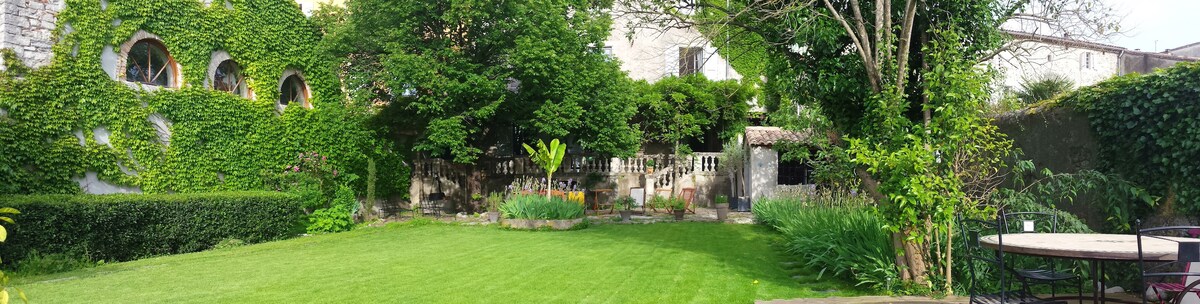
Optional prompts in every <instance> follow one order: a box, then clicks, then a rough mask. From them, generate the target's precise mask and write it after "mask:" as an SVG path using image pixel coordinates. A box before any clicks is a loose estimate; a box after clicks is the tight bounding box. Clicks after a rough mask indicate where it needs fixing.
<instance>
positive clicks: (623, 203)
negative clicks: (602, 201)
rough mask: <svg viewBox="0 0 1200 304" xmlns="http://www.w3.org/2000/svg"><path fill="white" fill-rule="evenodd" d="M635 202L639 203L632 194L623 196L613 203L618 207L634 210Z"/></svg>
mask: <svg viewBox="0 0 1200 304" xmlns="http://www.w3.org/2000/svg"><path fill="white" fill-rule="evenodd" d="M634 203H637V201H636V200H634V199H633V197H630V196H621V197H618V198H617V199H616V200H615V201H613V204H614V205H616V207H617V208H621V210H633V204H634Z"/></svg>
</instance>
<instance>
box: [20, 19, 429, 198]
mask: <svg viewBox="0 0 1200 304" xmlns="http://www.w3.org/2000/svg"><path fill="white" fill-rule="evenodd" d="M228 3H229V4H230V5H232V9H227V8H225V7H224V6H223V5H221V3H220V2H217V5H213V6H202V5H200V4H199V3H198V2H196V1H190V0H162V1H153V2H145V1H132V0H114V1H108V6H107V8H104V9H102V8H101V7H100V5H99V4H98V3H97V2H94V1H82V0H68V1H66V3H65V5H66V6H65V8H64V9H63V10H62V11H61V12H60V13H59V14H58V22H59V24H60V25H61V24H67V23H69V24H71V26H72V27H73V28H74V29H75V30H74V31H73V32H69V33H68V32H65V31H62V30H61V29H62V28H63V27H61V26H60V27H59V29H60V31H58V32H56V36H57V38H58V42H57V43H56V44H55V45H54V47H53V50H54V54H55V55H54V57H53V61H52V63H51V64H50V65H49V66H46V67H42V68H39V69H37V70H34V71H29V72H28V73H27V74H26V75H25V76H24V77H23V79H18V80H14V79H8V80H5V81H0V86H3V88H2V89H0V108H2V109H6V110H7V112H9V113H8V115H7V116H6V117H3V118H0V151H5V152H4V153H0V193H4V194H49V193H60V194H70V193H77V192H79V186H78V183H77V182H75V181H73V180H72V178H75V177H80V176H83V175H84V173H85V172H89V171H93V172H98V173H99V177H100V178H101V179H103V180H105V181H108V182H111V183H114V184H118V185H126V186H136V187H139V188H140V189H142V190H143V191H145V192H148V193H168V192H177V193H190V192H205V191H226V190H261V189H263V185H264V179H265V177H266V176H269V174H271V173H276V172H281V171H282V170H283V168H285V167H286V166H287V165H289V164H290V161H291V159H290V157H288V156H289V155H296V154H297V153H301V152H310V151H316V152H319V153H321V154H322V155H327V156H328V157H329V162H331V163H333V164H334V165H336V166H337V167H339V168H343V169H344V170H345V171H347V172H356V173H362V172H363V171H364V170H365V167H366V159H367V157H368V156H370V157H375V158H378V159H380V160H381V163H388V164H398V163H400V161H399V155H398V154H396V153H393V152H389V151H390V149H391V148H390V146H391V144H390V143H389V142H388V141H383V140H378V139H376V138H375V137H374V133H373V132H372V131H371V130H369V129H367V128H365V122H366V121H367V118H368V116H367V115H366V112H365V111H363V109H361V108H359V107H356V106H353V105H351V106H347V105H344V104H343V103H342V99H343V98H342V94H341V93H340V91H339V83H338V81H337V78H336V75H335V74H334V73H333V70H332V69H331V67H332V66H333V64H332V63H333V61H332V60H330V59H329V58H327V57H325V56H324V54H323V53H321V52H319V51H317V50H316V49H315V46H317V45H318V44H319V42H320V38H321V37H320V36H319V35H318V33H317V32H316V31H315V28H314V26H313V24H311V23H310V22H309V21H308V19H306V18H305V17H304V15H303V14H302V13H301V11H300V10H299V9H298V8H297V6H296V4H295V3H293V2H291V1H286V0H230V1H228ZM118 21H119V22H118ZM139 30H144V31H146V32H149V33H152V34H155V35H157V36H159V37H161V38H162V43H163V44H164V46H165V47H166V49H167V50H168V51H169V53H170V54H171V56H172V57H173V59H174V60H175V61H176V62H177V63H178V65H179V67H180V73H181V75H180V79H179V80H180V81H179V82H180V83H183V86H182V88H179V89H158V90H153V91H146V90H142V89H134V88H131V87H130V86H127V85H126V84H125V83H123V81H114V80H111V78H109V75H108V74H106V72H105V71H104V70H103V69H102V68H101V66H100V60H99V58H101V53H102V52H103V50H104V49H105V46H113V47H114V48H115V49H117V50H118V51H119V50H120V45H121V44H123V43H125V42H126V41H127V40H128V39H130V37H132V36H133V34H134V33H135V32H137V31H139ZM75 50H78V52H77V53H75ZM217 50H223V51H226V52H228V53H229V54H230V55H231V57H232V58H233V59H235V60H236V61H237V63H238V64H239V65H240V66H241V67H242V68H243V71H244V74H245V76H246V78H247V80H248V86H249V88H250V89H251V90H252V91H253V92H254V95H255V96H256V97H255V99H253V100H248V99H244V98H240V97H238V96H234V95H232V94H228V93H225V92H219V91H214V90H211V89H207V88H205V86H204V83H206V81H207V78H208V75H206V74H207V72H208V66H209V64H210V62H209V61H210V57H211V55H212V53H213V52H214V51H217ZM6 62H10V61H6ZM123 68H124V67H118V68H117V69H118V70H121V69H123ZM285 69H296V70H299V71H301V72H302V73H303V77H304V80H305V81H306V82H307V85H308V88H309V90H310V91H311V96H310V97H311V98H309V102H310V103H311V104H312V109H306V108H304V107H299V106H292V107H288V108H287V109H286V110H284V111H282V113H280V112H279V111H277V110H276V108H275V107H276V106H275V101H276V100H277V99H278V97H279V88H278V85H279V83H278V81H279V79H280V77H281V75H282V74H283V72H284V70H285ZM158 115H161V117H162V118H164V120H165V121H168V122H169V123H170V133H171V137H170V142H169V143H167V142H163V141H162V140H160V139H159V137H158V135H157V132H156V130H155V129H156V126H155V124H153V123H151V121H150V118H151V117H158ZM101 127H103V128H105V129H106V130H108V131H109V132H111V136H110V137H109V138H110V142H109V144H101V143H99V142H97V140H95V137H96V136H95V134H94V132H93V130H96V129H98V128H101ZM73 132H79V134H81V135H82V139H80V138H76V137H75V136H72V133H73ZM395 168H396V169H395V170H388V172H389V174H388V175H386V176H384V177H382V178H381V179H382V180H383V181H384V182H383V183H382V184H383V185H384V187H381V189H380V191H379V192H381V194H384V195H389V194H392V193H399V194H406V193H407V186H406V184H407V174H408V171H407V170H408V169H407V168H404V167H401V166H395ZM392 172H394V173H392ZM354 187H355V188H358V189H361V188H362V187H363V185H362V181H356V182H355V184H354Z"/></svg>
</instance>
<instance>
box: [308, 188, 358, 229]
mask: <svg viewBox="0 0 1200 304" xmlns="http://www.w3.org/2000/svg"><path fill="white" fill-rule="evenodd" d="M357 212H358V200H357V199H355V198H354V190H351V189H350V187H347V186H345V185H342V186H339V187H338V190H337V193H335V194H334V196H333V201H332V202H330V203H329V206H328V207H327V208H321V209H317V210H315V211H313V213H312V214H310V215H309V216H308V233H321V232H342V231H349V230H350V229H353V228H354V214H355V213H357Z"/></svg>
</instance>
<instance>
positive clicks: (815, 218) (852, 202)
mask: <svg viewBox="0 0 1200 304" xmlns="http://www.w3.org/2000/svg"><path fill="white" fill-rule="evenodd" d="M870 204H871V202H870V200H869V199H866V198H863V197H853V196H849V195H846V194H840V193H829V192H823V193H818V194H812V195H803V196H795V197H776V198H768V199H764V200H760V201H757V202H755V204H754V210H753V212H754V218H755V220H757V221H758V222H759V223H762V224H764V225H767V226H770V227H772V228H774V229H776V230H778V231H779V232H780V233H781V234H783V238H784V240H783V245H784V247H785V248H786V249H787V250H788V252H791V253H793V254H796V255H797V259H798V260H799V261H800V262H801V263H803V264H804V265H805V266H807V267H809V268H812V269H814V270H819V271H820V274H822V275H826V274H827V275H830V276H834V277H837V278H841V279H846V280H854V281H856V282H858V283H857V284H858V285H866V286H869V287H872V288H875V289H884V288H888V287H889V286H888V283H889V282H890V280H892V279H898V278H899V274H898V272H897V271H896V268H895V265H894V263H893V261H892V259H893V258H894V256H893V251H892V239H891V235H890V234H889V233H887V232H886V231H885V230H884V229H882V228H883V227H884V225H886V222H885V220H884V219H883V218H881V217H880V216H879V214H877V213H875V212H874V211H873V210H872V208H871V207H870Z"/></svg>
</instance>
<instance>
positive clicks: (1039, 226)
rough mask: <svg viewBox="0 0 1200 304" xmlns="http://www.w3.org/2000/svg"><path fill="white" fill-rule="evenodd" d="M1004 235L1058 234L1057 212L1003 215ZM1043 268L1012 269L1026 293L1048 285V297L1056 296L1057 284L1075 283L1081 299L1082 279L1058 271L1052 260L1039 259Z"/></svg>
mask: <svg viewBox="0 0 1200 304" xmlns="http://www.w3.org/2000/svg"><path fill="white" fill-rule="evenodd" d="M1004 222H1005V225H1004V233H1038V232H1042V233H1047V232H1048V233H1058V212H1057V211H1052V212H1010V213H1005V214H1004ZM1040 259H1041V260H1042V261H1041V263H1040V264H1042V265H1046V267H1044V268H1033V269H1023V268H1014V270H1013V271H1014V272H1016V275H1017V280H1019V281H1021V285H1022V287H1023V288H1024V289H1025V290H1026V291H1028V290H1030V286H1031V285H1049V286H1050V296H1051V297H1055V296H1056V295H1057V290H1056V287H1057V286H1058V283H1061V282H1066V281H1076V283H1077V284H1076V287H1077V288H1078V289H1077V291H1078V293H1077V296H1079V298H1080V299H1082V298H1083V278H1081V277H1079V276H1078V275H1075V274H1073V273H1070V272H1066V271H1060V270H1058V267H1056V266H1057V265H1056V263H1055V261H1054V259H1051V258H1040Z"/></svg>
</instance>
